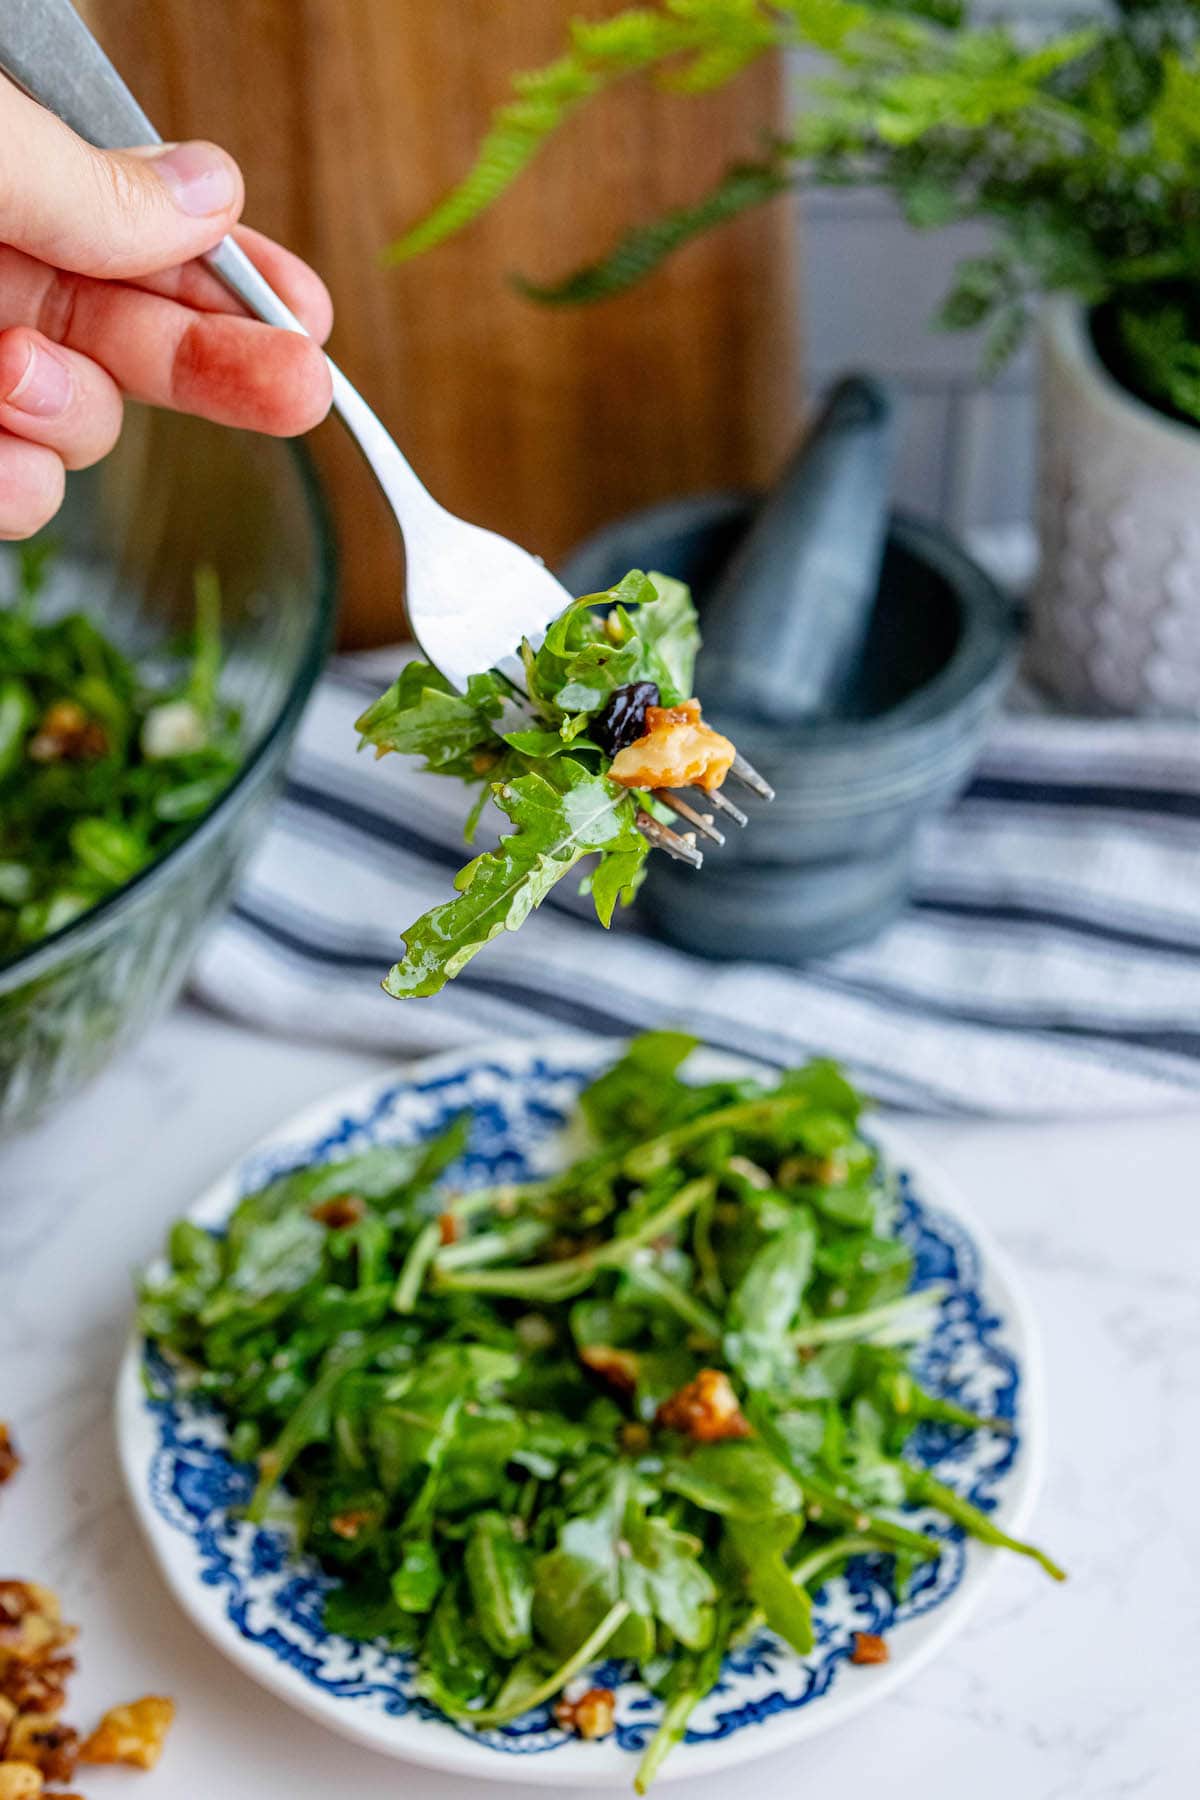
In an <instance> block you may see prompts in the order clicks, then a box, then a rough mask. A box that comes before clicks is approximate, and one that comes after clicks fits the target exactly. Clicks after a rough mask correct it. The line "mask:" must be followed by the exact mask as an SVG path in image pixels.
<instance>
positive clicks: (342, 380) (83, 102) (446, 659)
mask: <svg viewBox="0 0 1200 1800" xmlns="http://www.w3.org/2000/svg"><path fill="white" fill-rule="evenodd" d="M0 12H2V15H3V16H2V17H0V70H3V71H4V72H5V73H6V74H7V75H9V76H10V77H11V78H12V79H13V80H14V81H15V82H16V83H17V85H18V86H19V87H22V88H24V90H25V92H26V93H28V94H29V95H30V96H31V97H32V98H33V99H35V100H37V101H39V102H40V103H41V104H42V105H43V106H46V107H48V108H49V109H50V110H51V111H52V112H55V113H57V114H58V116H59V117H60V118H62V119H64V120H65V121H66V123H67V124H68V125H70V126H71V128H72V129H73V130H74V131H77V132H78V133H79V135H80V136H81V137H84V138H87V139H88V140H89V141H90V142H91V143H93V144H96V145H97V146H98V147H99V148H101V149H104V150H110V149H120V148H122V147H123V146H126V145H130V144H152V143H155V144H156V143H161V142H162V141H163V140H162V138H161V137H160V135H159V133H158V132H157V131H156V130H155V129H154V126H153V125H152V124H151V123H150V121H149V119H148V118H147V117H146V115H145V113H144V112H143V111H142V109H141V107H140V106H139V105H138V103H137V101H136V100H135V99H134V97H133V95H132V94H131V93H130V91H129V89H128V88H127V87H126V85H125V83H124V81H123V80H122V79H121V77H120V75H119V74H118V73H117V71H116V69H115V68H114V67H113V65H112V63H111V62H110V61H109V59H108V57H107V56H106V55H105V53H104V51H103V50H102V49H101V47H100V45H99V44H98V43H97V41H96V39H95V38H94V37H93V36H92V33H91V32H90V30H89V29H88V27H87V26H86V25H85V24H84V22H83V20H82V19H81V18H80V16H79V14H78V13H77V12H76V10H75V8H74V6H73V5H72V4H71V3H70V0H3V5H2V7H0ZM205 260H206V262H207V263H208V265H209V267H210V268H211V269H212V270H213V272H214V274H216V275H217V276H219V277H220V279H221V281H222V282H224V284H225V286H226V287H227V288H228V289H229V290H230V291H231V292H232V293H233V294H235V295H236V296H237V298H238V299H239V300H240V301H241V302H242V304H243V305H244V306H245V307H246V308H247V309H248V310H249V311H250V312H251V313H253V314H254V315H255V317H256V318H259V319H262V320H263V321H264V323H266V324H268V325H276V326H279V327H280V328H281V329H282V330H284V331H297V332H300V333H301V334H302V335H303V334H304V327H303V325H301V323H300V321H299V319H297V318H296V317H295V315H294V314H293V313H292V312H291V311H290V310H289V309H288V307H287V306H285V305H284V303H283V301H282V300H281V299H280V298H279V295H278V294H277V293H276V292H275V290H274V288H272V287H271V285H270V283H269V282H267V281H266V280H265V279H264V277H263V276H262V275H260V274H259V272H258V270H257V269H256V268H255V266H254V264H253V263H252V262H251V261H250V259H249V257H248V256H247V255H246V254H245V252H244V251H242V250H241V249H239V248H238V246H237V244H236V243H235V242H234V240H233V239H232V238H229V237H227V238H225V239H223V240H222V242H221V243H219V244H218V245H217V246H216V248H215V249H214V250H212V251H210V252H209V254H208V256H207V257H206V258H205ZM326 361H327V362H328V363H329V373H330V376H331V377H332V381H333V406H334V411H335V412H336V413H337V414H338V416H339V417H340V419H341V421H342V423H343V424H344V425H345V426H346V428H347V430H348V431H349V432H350V435H351V436H352V437H353V438H354V440H355V442H356V443H357V444H358V447H359V449H360V450H361V451H362V453H363V455H364V457H365V458H366V460H367V463H368V465H369V467H370V470H371V473H372V474H373V475H374V477H375V479H376V481H377V482H378V483H379V485H380V487H381V488H382V489H383V493H384V496H385V498H386V500H387V502H388V505H389V506H390V507H391V509H392V511H393V513H394V514H395V516H396V523H397V525H398V526H399V527H400V530H401V533H402V535H403V537H404V549H405V559H406V564H407V571H408V574H407V601H408V618H409V623H410V625H411V626H412V631H413V636H414V637H415V638H416V640H417V643H418V645H419V646H420V648H421V650H422V652H423V653H424V655H425V656H426V657H427V658H428V660H429V661H430V662H431V663H433V665H434V667H435V668H437V669H439V670H440V671H441V673H442V674H443V675H444V676H445V677H446V679H447V680H448V681H449V682H450V683H451V684H452V686H454V687H455V688H457V689H458V690H459V692H460V693H465V692H466V687H467V681H468V678H469V677H470V676H471V675H474V674H478V673H479V672H480V671H481V670H484V669H488V668H491V669H495V670H497V671H498V672H499V673H500V674H501V675H502V676H503V677H504V679H505V681H506V682H507V683H508V685H509V686H510V687H511V689H512V695H513V698H512V711H511V714H510V716H509V717H508V718H507V719H506V718H505V717H503V716H502V717H501V718H500V719H499V720H497V725H498V726H504V727H505V728H506V729H511V728H512V726H513V725H514V724H516V723H518V722H519V723H520V724H525V723H527V722H528V717H529V701H528V697H527V695H526V694H525V691H524V670H523V667H522V664H521V659H520V656H519V654H518V652H519V647H520V645H521V642H522V640H523V639H528V640H529V642H530V643H531V644H533V645H534V647H535V648H536V646H537V645H538V644H539V643H540V642H541V640H542V637H543V635H544V634H545V632H546V629H547V627H548V626H549V625H550V624H551V622H552V621H553V620H554V619H555V618H556V617H557V616H558V614H559V613H561V612H562V610H563V608H564V607H565V606H568V605H569V604H570V603H571V600H572V598H573V596H572V595H570V594H569V593H568V592H567V590H566V588H565V587H564V586H563V585H562V583H561V582H560V581H558V580H557V579H556V578H555V576H554V575H552V574H551V572H550V570H549V569H547V567H546V565H545V564H544V563H543V562H542V561H541V560H540V558H538V557H536V556H531V555H530V553H529V552H528V551H527V550H522V549H521V547H520V546H519V545H518V544H514V543H512V542H510V540H509V539H508V538H505V537H501V536H500V535H499V534H498V533H497V532H494V531H486V530H484V529H483V527H482V526H479V525H472V524H470V523H468V521H467V520H465V519H459V518H457V517H456V516H455V515H454V514H453V513H450V512H447V510H446V508H445V507H444V506H440V505H439V504H438V502H437V501H436V500H435V499H434V498H433V496H432V495H431V494H430V493H429V491H428V489H427V488H426V487H424V486H423V484H422V483H421V482H420V481H419V480H418V478H417V476H416V474H415V473H414V472H413V470H412V468H411V467H410V466H409V464H408V462H407V460H406V459H405V457H404V456H403V455H402V454H401V452H400V450H399V448H398V446H397V444H396V443H395V440H394V439H393V438H392V437H391V435H390V433H389V432H388V431H386V430H385V428H384V426H383V425H382V424H381V423H380V421H379V419H378V418H377V417H376V416H375V414H374V413H373V412H372V411H371V408H370V407H369V406H368V405H367V403H366V401H365V400H364V399H363V398H362V395H361V394H359V393H358V391H357V390H356V389H355V388H354V387H352V386H351V384H350V382H349V381H347V379H346V377H345V375H343V373H342V371H341V370H340V369H339V368H338V366H337V364H336V363H334V362H333V361H332V360H331V359H329V358H326ZM731 773H732V774H733V775H735V776H736V777H737V778H738V779H739V780H740V781H741V782H742V783H743V784H744V785H745V786H746V787H748V788H749V789H751V790H752V791H753V792H754V793H756V794H758V795H760V796H761V797H762V798H763V799H765V800H770V799H773V798H774V794H773V790H772V789H771V788H770V786H769V785H768V783H767V782H765V781H764V780H763V778H762V776H761V775H760V774H759V773H758V771H757V770H756V769H755V768H753V767H752V766H751V764H750V763H749V762H747V760H746V759H745V757H743V756H741V755H738V756H737V757H736V758H735V760H734V763H733V767H732V770H731ZM655 799H656V800H659V801H661V802H662V803H663V804H664V805H666V806H667V807H668V808H669V809H670V810H671V811H672V812H673V813H674V814H675V815H676V817H677V818H680V819H682V820H683V821H684V822H685V823H686V824H687V825H688V826H689V827H690V830H688V831H687V832H686V833H683V834H681V833H679V832H677V831H673V830H671V829H670V828H669V827H668V826H666V825H664V824H663V823H662V822H661V821H660V820H659V819H656V818H654V817H653V816H652V815H651V814H650V813H648V812H647V811H645V810H644V809H643V810H641V811H639V813H638V825H639V827H640V828H641V830H642V831H643V832H644V834H645V836H646V837H647V838H648V839H649V841H650V842H651V843H652V844H653V845H654V846H655V847H656V848H658V849H661V850H666V851H667V852H668V853H669V854H670V855H671V856H674V857H676V858H677V859H678V860H679V861H681V862H686V863H690V864H691V865H692V867H693V868H697V869H698V868H699V867H700V866H701V863H702V861H703V857H702V855H701V852H700V850H699V849H698V848H697V845H696V837H697V835H699V836H702V837H706V838H709V839H710V840H712V841H713V842H715V843H723V842H724V837H723V834H722V832H721V830H720V828H719V827H718V825H717V823H716V819H715V814H716V813H717V812H719V813H720V814H721V816H722V817H723V818H725V819H728V820H729V821H730V823H732V824H734V825H739V826H741V825H745V824H746V822H747V820H746V815H745V813H743V812H742V811H741V810H740V808H738V807H737V806H735V805H734V804H733V802H732V801H731V800H727V799H726V798H725V796H724V795H723V794H719V793H716V792H714V793H711V794H709V793H705V794H703V795H702V796H701V798H700V800H699V802H697V803H695V804H694V803H693V802H692V801H689V800H688V799H686V798H685V797H684V796H683V795H681V794H677V793H674V792H669V791H665V790H663V791H660V792H658V793H656V794H655ZM710 809H711V810H710Z"/></svg>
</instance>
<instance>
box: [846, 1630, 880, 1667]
mask: <svg viewBox="0 0 1200 1800" xmlns="http://www.w3.org/2000/svg"><path fill="white" fill-rule="evenodd" d="M887 1660H888V1647H887V1645H886V1644H885V1643H884V1641H883V1639H882V1638H881V1637H880V1636H879V1635H878V1634H877V1633H876V1632H874V1631H856V1632H855V1634H854V1648H853V1649H852V1650H851V1652H850V1661H851V1662H852V1663H885V1662H886V1661H887Z"/></svg>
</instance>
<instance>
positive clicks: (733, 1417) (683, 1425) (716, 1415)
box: [657, 1369, 750, 1444]
mask: <svg viewBox="0 0 1200 1800" xmlns="http://www.w3.org/2000/svg"><path fill="white" fill-rule="evenodd" d="M657 1420H658V1423H659V1424H660V1425H665V1426H666V1427H667V1429H668V1430H669V1431H678V1432H682V1434H683V1435H684V1437H690V1438H694V1439H695V1440H696V1442H697V1443H698V1444H715V1443H716V1442H717V1441H718V1440H719V1439H720V1438H743V1437H749V1436H750V1425H749V1422H748V1421H747V1420H746V1418H745V1417H744V1416H743V1413H742V1409H741V1407H740V1406H739V1405H738V1397H737V1395H736V1394H735V1393H734V1391H733V1383H732V1382H731V1381H730V1379H729V1377H728V1375H726V1374H725V1372H724V1371H723V1370H722V1369H701V1371H700V1373H699V1374H698V1375H697V1376H696V1378H695V1380H694V1381H689V1382H688V1384H687V1386H686V1387H681V1388H680V1390H679V1392H678V1393H677V1394H672V1395H671V1397H670V1399H669V1400H664V1401H663V1403H662V1405H661V1406H660V1407H659V1409H658V1414H657Z"/></svg>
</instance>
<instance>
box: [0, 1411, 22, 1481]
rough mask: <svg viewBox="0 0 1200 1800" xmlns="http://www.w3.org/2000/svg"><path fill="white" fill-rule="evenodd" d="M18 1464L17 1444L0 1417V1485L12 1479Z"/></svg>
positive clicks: (18, 1466)
mask: <svg viewBox="0 0 1200 1800" xmlns="http://www.w3.org/2000/svg"><path fill="white" fill-rule="evenodd" d="M20 1466H21V1459H20V1457H19V1456H18V1455H17V1446H16V1445H15V1444H14V1443H13V1437H12V1432H11V1431H10V1430H9V1428H8V1426H7V1425H6V1424H5V1423H4V1421H3V1419H0V1487H3V1486H4V1484H5V1482H6V1481H11V1480H12V1478H13V1476H14V1475H15V1474H16V1472H17V1470H18V1469H19V1468H20Z"/></svg>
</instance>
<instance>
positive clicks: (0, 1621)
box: [0, 1581, 75, 1697]
mask: <svg viewBox="0 0 1200 1800" xmlns="http://www.w3.org/2000/svg"><path fill="white" fill-rule="evenodd" d="M74 1636H75V1628H74V1626H72V1625H64V1624H63V1621H62V1611H61V1608H60V1607H59V1603H58V1595H57V1594H55V1593H53V1592H52V1591H51V1590H50V1589H49V1588H48V1587H42V1585H41V1584H40V1583H39V1582H36V1581H0V1675H2V1673H3V1671H4V1669H5V1667H6V1666H7V1665H8V1664H9V1663H10V1662H18V1663H40V1662H42V1661H43V1660H45V1659H46V1658H47V1657H50V1656H52V1655H53V1653H54V1652H55V1651H56V1650H61V1649H62V1647H63V1645H64V1644H69V1643H70V1642H71V1639H72V1638H73V1637H74ZM10 1697H11V1696H10Z"/></svg>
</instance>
